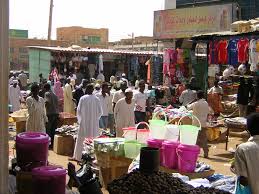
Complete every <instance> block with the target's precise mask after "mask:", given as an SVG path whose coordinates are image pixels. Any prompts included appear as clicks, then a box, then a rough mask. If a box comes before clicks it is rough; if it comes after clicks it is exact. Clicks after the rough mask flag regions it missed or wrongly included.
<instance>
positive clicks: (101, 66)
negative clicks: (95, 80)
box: [98, 54, 103, 73]
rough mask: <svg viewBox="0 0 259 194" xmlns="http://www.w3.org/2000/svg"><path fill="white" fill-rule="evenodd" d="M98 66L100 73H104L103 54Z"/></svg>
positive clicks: (100, 56)
mask: <svg viewBox="0 0 259 194" xmlns="http://www.w3.org/2000/svg"><path fill="white" fill-rule="evenodd" d="M98 65H99V73H100V72H101V71H103V55H102V54H100V55H99V63H98Z"/></svg>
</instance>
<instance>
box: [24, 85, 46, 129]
mask: <svg viewBox="0 0 259 194" xmlns="http://www.w3.org/2000/svg"><path fill="white" fill-rule="evenodd" d="M26 105H27V108H28V114H29V116H28V119H27V122H26V131H29V132H30V131H32V132H46V127H45V123H47V122H48V118H47V115H46V111H45V102H44V99H43V98H42V97H40V96H39V85H38V84H37V83H34V84H32V86H31V96H30V97H28V98H27V99H26Z"/></svg>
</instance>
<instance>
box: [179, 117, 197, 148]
mask: <svg viewBox="0 0 259 194" xmlns="http://www.w3.org/2000/svg"><path fill="white" fill-rule="evenodd" d="M185 117H186V116H184V117H182V118H181V119H180V120H179V122H178V127H179V129H180V143H181V144H186V145H196V142H197V137H198V134H199V131H200V130H201V123H200V121H199V119H198V118H197V117H195V116H194V115H192V117H193V118H194V119H196V120H197V121H198V123H199V125H200V126H199V127H197V126H194V125H180V123H181V120H182V119H183V118H185Z"/></svg>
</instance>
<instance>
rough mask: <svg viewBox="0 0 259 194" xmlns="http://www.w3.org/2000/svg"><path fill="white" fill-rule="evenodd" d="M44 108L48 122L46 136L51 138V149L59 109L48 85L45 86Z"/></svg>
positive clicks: (55, 97)
mask: <svg viewBox="0 0 259 194" xmlns="http://www.w3.org/2000/svg"><path fill="white" fill-rule="evenodd" d="M44 88H45V91H46V93H45V107H46V113H47V117H48V122H47V124H46V131H47V134H48V135H49V136H50V138H51V147H53V143H54V136H55V131H56V129H57V127H58V118H59V107H58V97H57V96H56V95H55V94H54V93H53V92H52V90H51V86H50V84H45V85H44Z"/></svg>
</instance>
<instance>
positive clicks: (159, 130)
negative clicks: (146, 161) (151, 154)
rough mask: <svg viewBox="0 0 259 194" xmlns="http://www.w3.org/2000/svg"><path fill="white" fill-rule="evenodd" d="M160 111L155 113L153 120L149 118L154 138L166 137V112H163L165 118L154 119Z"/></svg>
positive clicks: (151, 133)
mask: <svg viewBox="0 0 259 194" xmlns="http://www.w3.org/2000/svg"><path fill="white" fill-rule="evenodd" d="M158 113H159V112H157V113H155V114H154V115H153V118H152V120H149V124H150V135H151V137H152V138H154V139H165V133H166V125H167V123H168V122H167V117H166V114H165V112H162V113H163V114H164V116H165V120H159V119H154V118H155V116H156V115H157V114H158Z"/></svg>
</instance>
